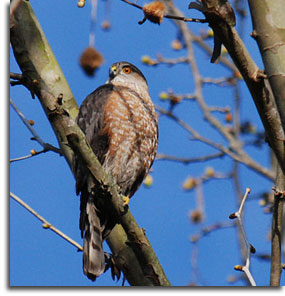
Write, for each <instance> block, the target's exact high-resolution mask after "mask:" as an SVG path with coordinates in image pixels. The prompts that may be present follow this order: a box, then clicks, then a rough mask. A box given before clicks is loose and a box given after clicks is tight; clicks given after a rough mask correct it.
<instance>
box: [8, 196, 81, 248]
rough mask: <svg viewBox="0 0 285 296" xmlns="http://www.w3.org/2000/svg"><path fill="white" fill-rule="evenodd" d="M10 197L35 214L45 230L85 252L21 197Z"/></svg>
mask: <svg viewBox="0 0 285 296" xmlns="http://www.w3.org/2000/svg"><path fill="white" fill-rule="evenodd" d="M10 196H11V197H12V198H13V199H14V200H15V201H16V202H17V203H19V204H20V205H21V206H23V207H24V208H25V209H26V210H28V211H29V212H30V213H31V214H33V215H34V216H35V217H36V218H37V219H39V220H40V221H41V222H43V225H42V226H43V228H44V229H50V230H51V231H53V232H55V233H56V234H57V235H59V236H60V237H62V238H63V239H65V240H66V241H67V242H69V243H70V244H72V245H74V246H75V247H76V248H77V249H78V251H83V248H82V246H81V245H79V244H78V243H77V242H76V241H74V240H73V239H71V238H70V237H69V236H67V235H66V234H64V233H63V232H62V231H60V230H59V229H57V228H56V227H55V226H53V225H52V224H51V223H49V222H48V221H47V220H46V219H45V218H44V217H42V216H41V215H40V214H39V213H37V212H36V211H35V210H34V209H33V208H31V207H30V206H29V205H28V204H27V203H25V202H24V201H23V200H22V199H21V198H20V197H18V196H17V195H15V194H14V193H12V192H10Z"/></svg>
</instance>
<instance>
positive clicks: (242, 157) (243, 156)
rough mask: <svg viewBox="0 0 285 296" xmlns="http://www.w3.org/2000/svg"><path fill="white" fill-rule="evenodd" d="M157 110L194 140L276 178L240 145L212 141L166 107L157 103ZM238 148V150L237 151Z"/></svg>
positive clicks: (264, 174) (270, 177) (269, 176)
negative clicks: (227, 145) (230, 145)
mask: <svg viewBox="0 0 285 296" xmlns="http://www.w3.org/2000/svg"><path fill="white" fill-rule="evenodd" d="M155 108H156V110H157V111H158V112H159V113H160V114H163V115H166V116H168V117H169V118H171V119H172V120H174V121H175V122H176V123H177V124H178V125H180V126H181V127H182V128H184V129H185V130H186V131H187V132H188V133H190V134H191V136H192V138H191V139H192V140H197V141H200V142H202V143H205V144H207V145H209V146H211V147H213V148H215V149H217V150H219V151H221V152H223V153H225V154H226V155H228V156H230V157H231V158H232V159H234V160H236V161H239V162H241V163H244V164H245V165H247V166H248V167H249V168H251V169H253V170H254V171H256V172H258V173H260V174H261V175H263V176H265V177H266V178H269V179H270V180H273V179H274V173H273V172H272V171H271V170H269V169H267V168H265V167H263V166H262V165H260V164H259V163H257V162H255V161H254V160H253V159H252V158H251V157H250V156H249V155H248V154H247V153H246V152H245V151H243V150H242V149H241V147H240V146H238V147H236V146H234V147H231V149H229V148H227V147H225V146H224V145H222V144H219V143H215V142H213V141H211V140H210V139H207V138H205V137H203V136H201V135H200V134H199V133H198V132H197V131H196V130H195V129H193V128H192V127H191V126H189V125H188V124H187V123H186V122H184V121H183V120H181V119H180V118H178V117H177V116H175V115H174V114H173V113H172V112H169V111H167V110H165V109H164V108H162V107H160V106H158V105H155ZM236 149H237V151H236Z"/></svg>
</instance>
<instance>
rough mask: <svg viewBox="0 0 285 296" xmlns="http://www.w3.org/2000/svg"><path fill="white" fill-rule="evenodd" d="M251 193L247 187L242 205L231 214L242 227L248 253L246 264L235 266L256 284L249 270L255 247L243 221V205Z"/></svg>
mask: <svg viewBox="0 0 285 296" xmlns="http://www.w3.org/2000/svg"><path fill="white" fill-rule="evenodd" d="M249 193H250V188H246V191H245V194H244V196H243V199H242V201H241V204H240V207H239V209H238V211H237V212H235V213H233V214H231V215H230V216H229V218H230V219H235V218H237V223H238V225H239V227H240V229H241V233H242V237H243V240H244V242H245V245H246V247H247V252H246V253H247V254H246V262H245V265H243V266H242V265H236V266H235V270H239V271H243V272H244V273H245V275H246V277H247V278H248V280H249V282H250V284H251V285H252V286H256V283H255V280H254V278H253V277H252V274H251V272H250V270H249V267H250V254H251V253H255V249H254V247H253V246H252V245H251V244H250V243H249V241H248V239H247V237H246V233H245V230H244V226H243V222H242V217H241V215H242V211H243V207H244V204H245V201H246V198H247V196H248V194H249Z"/></svg>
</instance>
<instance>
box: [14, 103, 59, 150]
mask: <svg viewBox="0 0 285 296" xmlns="http://www.w3.org/2000/svg"><path fill="white" fill-rule="evenodd" d="M10 104H11V106H12V107H13V109H14V110H15V111H16V113H17V114H18V115H19V117H20V118H21V119H22V121H23V123H24V124H25V126H26V127H27V128H28V130H29V131H30V132H31V133H32V135H33V137H32V140H35V141H37V142H38V143H39V144H40V145H41V146H42V147H43V149H44V150H45V152H46V151H53V152H56V153H58V154H60V155H61V151H60V149H59V148H56V147H54V146H53V145H51V144H48V143H45V142H44V141H43V140H42V139H41V137H40V136H39V135H38V133H37V132H36V131H35V129H34V128H33V127H32V126H31V124H30V122H29V120H28V119H26V117H25V116H24V114H23V113H22V112H21V110H20V109H19V108H18V107H17V106H16V104H15V103H14V102H13V101H12V99H11V98H10Z"/></svg>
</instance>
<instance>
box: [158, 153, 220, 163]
mask: <svg viewBox="0 0 285 296" xmlns="http://www.w3.org/2000/svg"><path fill="white" fill-rule="evenodd" d="M224 155H225V153H223V152H219V153H215V154H210V155H205V156H202V157H193V158H183V157H176V156H172V155H167V154H163V153H158V154H157V155H156V158H155V159H156V160H170V161H175V162H181V163H184V164H189V163H193V162H203V161H208V160H212V159H215V158H220V157H223V156H224Z"/></svg>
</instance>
